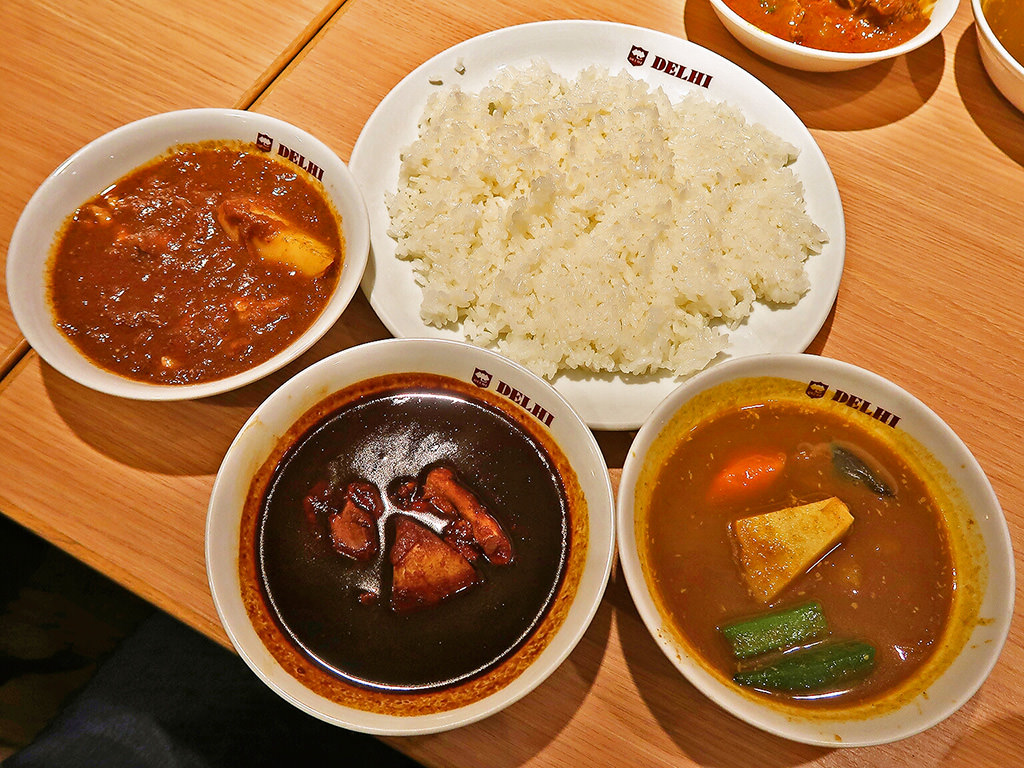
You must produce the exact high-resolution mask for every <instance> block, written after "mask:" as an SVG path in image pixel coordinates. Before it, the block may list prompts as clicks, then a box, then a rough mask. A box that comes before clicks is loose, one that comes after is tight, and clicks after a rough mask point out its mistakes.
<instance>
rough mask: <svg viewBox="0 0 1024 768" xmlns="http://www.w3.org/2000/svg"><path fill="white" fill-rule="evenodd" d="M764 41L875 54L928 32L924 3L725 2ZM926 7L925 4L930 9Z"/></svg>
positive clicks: (883, 0)
mask: <svg viewBox="0 0 1024 768" xmlns="http://www.w3.org/2000/svg"><path fill="white" fill-rule="evenodd" d="M725 2H726V5H728V6H729V7H730V8H732V10H734V11H735V12H736V13H738V14H739V15H740V16H742V17H743V18H744V19H746V20H747V21H749V22H750V23H751V24H753V25H754V26H756V27H758V28H760V29H762V30H764V31H765V32H767V33H768V34H770V35H774V36H775V37H780V38H782V39H783V40H788V41H790V42H793V43H798V44H799V45H805V46H807V47H808V48H818V49H820V50H826V51H838V52H840V53H864V52H867V51H881V50H885V49H887V48H892V47H894V46H897V45H899V44H901V43H904V42H906V41H907V40H909V39H910V38H912V37H914V36H915V35H917V34H918V33H919V32H921V31H922V30H923V29H924V28H925V27H926V26H928V19H929V13H926V12H925V11H924V10H923V9H922V5H923V4H924V0H725ZM930 5H931V3H928V7H930Z"/></svg>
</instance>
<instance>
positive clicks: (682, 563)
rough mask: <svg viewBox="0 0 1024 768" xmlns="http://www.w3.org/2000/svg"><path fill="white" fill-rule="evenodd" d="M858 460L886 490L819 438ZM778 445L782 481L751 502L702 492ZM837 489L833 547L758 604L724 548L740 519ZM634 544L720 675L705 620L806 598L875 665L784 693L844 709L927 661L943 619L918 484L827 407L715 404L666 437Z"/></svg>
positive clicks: (938, 556)
mask: <svg viewBox="0 0 1024 768" xmlns="http://www.w3.org/2000/svg"><path fill="white" fill-rule="evenodd" d="M836 443H838V444H841V445H843V446H845V447H847V448H849V449H851V450H854V451H856V452H857V454H858V455H860V456H862V457H864V458H866V459H867V460H868V462H869V463H870V465H871V466H872V467H875V468H877V469H876V471H877V472H878V473H879V475H880V476H881V477H884V478H885V481H886V482H887V483H888V484H890V485H891V486H892V487H893V488H894V489H895V492H896V493H895V496H894V497H892V498H888V497H883V496H880V495H878V494H877V493H874V492H873V491H872V490H870V489H869V488H867V487H865V486H864V485H861V484H858V483H851V482H850V481H849V480H847V479H844V478H843V477H842V476H840V475H837V473H836V472H835V471H834V469H833V466H832V460H831V457H830V456H829V455H828V452H827V450H823V449H827V448H828V446H830V445H834V444H836ZM755 451H764V452H776V451H777V452H783V453H785V454H786V457H787V461H786V465H785V469H784V470H783V476H782V479H781V480H779V481H777V482H776V484H775V485H773V486H771V487H770V488H768V489H766V490H764V491H763V492H761V493H759V494H758V495H756V496H755V497H753V498H749V499H738V500H734V501H728V502H725V503H711V502H709V501H708V488H709V485H710V484H711V482H712V478H714V477H715V475H716V474H717V473H718V471H719V470H720V468H721V467H722V466H723V465H725V464H726V463H728V462H729V461H731V460H732V459H734V458H736V457H738V456H743V455H744V454H747V453H749V452H755ZM831 496H837V497H839V498H840V499H841V500H842V501H844V502H845V503H846V504H847V505H848V506H849V509H850V513H851V514H852V515H853V518H854V522H853V525H852V526H851V528H850V530H849V531H848V532H847V534H846V535H845V537H844V538H843V539H842V540H841V542H840V543H839V545H838V546H837V547H836V548H835V549H834V550H832V551H831V552H830V553H829V554H827V556H825V557H824V558H822V559H821V560H820V561H819V562H818V563H817V565H815V566H813V567H812V568H811V569H810V570H809V571H808V572H807V573H805V574H804V575H803V576H801V577H798V578H797V580H796V581H794V582H793V583H791V584H790V585H789V586H788V587H787V588H785V589H784V590H783V591H782V592H781V593H780V594H779V595H778V596H777V597H776V598H775V600H774V601H773V602H772V603H771V604H769V605H768V606H765V605H763V604H761V603H760V602H758V601H757V600H755V599H754V598H753V597H752V596H751V594H750V593H749V591H748V589H747V585H746V583H745V581H744V580H743V578H742V576H741V572H740V569H739V566H738V565H737V562H736V559H735V557H734V554H733V544H732V541H731V537H730V532H729V527H730V523H731V522H732V521H734V520H736V519H738V518H740V517H747V516H749V515H755V514H759V513H761V512H768V511H772V510H777V509H782V508H785V507H790V506H797V505H800V504H804V503H809V502H812V501H817V500H820V499H824V498H828V497H831ZM649 510H650V511H649V520H648V523H649V535H648V536H647V540H646V543H645V546H646V548H647V557H648V563H649V567H650V569H651V573H652V580H653V582H654V583H655V585H656V588H657V590H658V592H659V594H660V597H661V600H662V602H663V605H664V606H665V607H666V609H667V610H668V612H669V613H670V615H671V617H672V620H673V623H674V624H675V625H676V626H677V627H678V629H679V630H680V631H681V633H682V634H683V636H684V637H685V638H686V640H687V642H688V643H689V644H690V645H692V646H693V647H694V649H695V650H696V651H697V652H698V653H699V654H700V656H701V657H703V658H704V659H705V660H706V661H707V663H708V664H709V665H710V666H711V667H712V668H714V669H715V670H717V671H718V672H719V673H720V674H721V675H723V676H724V677H726V678H731V677H732V675H733V674H734V673H735V672H736V671H737V661H736V660H735V659H734V658H733V656H732V654H731V652H730V650H729V647H728V645H727V643H726V642H725V640H724V639H723V637H722V636H721V633H720V632H719V627H721V626H723V625H725V624H728V623H730V622H732V621H735V620H738V619H744V618H748V617H752V616H756V615H759V614H763V613H765V612H767V611H770V610H772V609H774V608H780V609H781V608H787V607H792V606H794V605H799V604H802V603H806V602H807V601H808V600H817V601H819V602H820V603H821V605H822V608H823V611H824V614H825V617H826V619H827V620H828V622H829V624H830V627H831V633H832V637H833V638H835V639H841V640H865V641H867V642H869V643H871V644H872V645H874V646H875V648H876V656H875V660H876V668H875V670H874V671H873V672H872V673H871V675H870V676H869V677H868V678H867V679H864V680H860V681H855V682H853V683H846V684H843V685H842V686H840V687H838V688H836V689H832V690H823V691H817V692H815V693H813V694H804V695H801V696H796V697H790V696H788V695H786V694H770V695H773V696H779V697H782V698H786V699H787V700H788V699H791V698H792V701H793V703H800V704H805V705H807V706H828V705H836V706H847V705H850V704H851V703H859V702H861V701H866V700H869V699H872V698H874V697H877V696H880V695H883V694H884V693H885V692H886V691H887V690H890V689H892V688H894V687H895V686H897V685H899V683H900V682H901V681H903V680H905V679H907V678H908V677H909V676H910V675H912V674H913V673H914V672H915V670H917V669H918V668H919V667H920V666H921V665H922V664H923V663H924V662H925V661H926V660H927V659H928V658H929V656H931V654H932V653H933V651H934V650H935V648H936V644H937V642H938V641H939V640H940V638H941V637H942V634H943V630H944V628H945V625H946V622H947V619H948V617H949V613H950V608H951V602H952V593H953V584H954V567H953V562H952V559H951V555H950V550H949V545H948V542H947V536H946V533H945V525H944V523H943V521H942V516H941V513H940V510H939V509H938V508H937V507H936V504H935V502H934V501H933V499H932V496H931V494H930V493H929V491H928V489H927V487H926V486H925V485H924V483H923V482H922V481H921V479H920V478H919V477H918V476H917V475H916V474H914V473H913V472H912V471H911V470H910V469H909V468H908V467H907V465H906V463H905V462H904V461H903V459H901V458H900V456H899V455H898V454H896V453H895V452H894V451H893V450H892V449H891V448H890V447H889V446H887V445H886V444H884V443H883V442H882V441H880V440H879V439H877V438H875V437H873V436H872V435H870V434H869V433H867V432H866V431H864V430H862V429H860V428H858V427H857V426H856V425H854V424H852V423H849V422H847V421H845V420H843V419H841V418H840V417H838V416H836V415H835V414H831V413H825V412H822V411H820V410H816V409H809V408H801V407H800V406H799V405H796V404H793V403H786V402H781V401H779V402H768V403H763V404H759V405H756V406H750V407H746V408H742V409H737V410H734V411H731V412H726V413H725V414H723V415H720V416H717V417H714V418H712V419H710V420H708V421H705V422H703V423H701V424H699V425H698V426H697V427H695V428H694V429H693V431H692V432H690V433H688V434H687V436H686V437H685V438H684V439H682V440H681V441H680V443H679V444H678V446H677V447H676V448H675V449H674V450H673V451H672V453H671V454H670V456H669V458H668V460H667V461H666V463H665V465H664V466H663V467H662V469H661V470H660V472H659V473H658V476H657V481H656V485H655V486H654V489H653V491H652V497H651V501H650V508H649Z"/></svg>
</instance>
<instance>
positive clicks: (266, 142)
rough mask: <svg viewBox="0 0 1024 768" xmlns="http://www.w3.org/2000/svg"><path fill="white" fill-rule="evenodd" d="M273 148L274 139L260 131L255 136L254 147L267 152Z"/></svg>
mask: <svg viewBox="0 0 1024 768" xmlns="http://www.w3.org/2000/svg"><path fill="white" fill-rule="evenodd" d="M273 148H274V139H273V138H272V137H270V136H268V135H267V134H265V133H261V134H259V135H258V136H257V137H256V149H259V150H261V151H263V152H269V151H270V150H271V149H273Z"/></svg>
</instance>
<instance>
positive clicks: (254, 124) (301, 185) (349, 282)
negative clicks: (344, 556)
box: [7, 109, 369, 400]
mask: <svg viewBox="0 0 1024 768" xmlns="http://www.w3.org/2000/svg"><path fill="white" fill-rule="evenodd" d="M368 252H369V237H368V223H367V214H366V208H365V204H364V202H363V199H362V195H361V193H360V191H359V188H358V187H357V185H356V183H355V181H354V180H353V177H352V175H351V174H350V172H349V170H348V168H347V166H346V165H345V164H344V163H343V162H342V161H341V160H340V159H339V158H338V156H337V155H336V154H335V153H334V152H333V151H332V150H331V149H330V148H329V147H328V146H327V145H325V144H324V143H322V142H321V141H319V140H318V139H316V138H315V137H314V136H312V135H310V134H309V133H307V132H306V131H303V130H301V129H299V128H297V127H295V126H293V125H290V124H288V123H286V122H284V121H282V120H278V119H276V118H272V117H268V116H266V115H261V114H258V113H254V112H245V111H239V110H231V109H192V110H182V111H178V112H169V113H164V114H159V115H154V116H151V117H147V118H144V119H142V120H139V121H136V122H134V123H130V124H128V125H125V126H122V127H120V128H117V129H115V130H114V131H111V132H110V133H108V134H105V135H103V136H101V137H100V138H98V139H96V140H95V141H93V142H91V143H90V144H88V145H86V146H85V147H83V148H82V149H80V150H79V151H78V152H76V153H75V154H74V155H72V156H71V157H70V158H68V159H67V160H66V161H65V162H64V163H62V164H61V165H60V167H58V168H57V169H56V170H55V171H54V172H53V173H52V174H51V175H50V176H49V177H48V178H47V179H46V180H45V181H44V182H43V184H42V185H41V186H40V187H39V189H38V190H37V191H36V193H35V194H34V195H33V196H32V198H31V199H30V200H29V203H28V204H27V205H26V207H25V210H24V211H23V212H22V214H21V217H20V218H19V221H18V224H17V227H16V228H15V231H14V234H13V236H12V238H11V246H10V249H9V252H8V259H7V285H8V294H9V298H10V304H11V308H12V310H13V313H14V316H15V319H16V320H17V322H18V326H19V328H20V329H21V331H22V333H23V334H24V335H25V338H26V339H27V340H28V342H29V344H30V345H31V346H32V347H33V349H35V350H36V351H37V352H38V353H39V354H40V356H41V357H42V358H43V359H44V360H45V361H46V362H47V363H49V364H50V365H51V366H53V367H54V368H56V369H57V370H58V371H60V372H61V373H63V374H65V375H66V376H68V377H70V378H72V379H74V380H76V381H77V382H79V383H81V384H83V385H85V386H88V387H91V388H93V389H96V390H99V391H101V392H106V393H109V394H114V395H118V396H122V397H128V398H135V399H144V400H182V399H192V398H198V397H205V396H208V395H213V394H218V393H221V392H226V391H229V390H232V389H235V388H237V387H241V386H244V385H245V384H248V383H251V382H253V381H255V380H257V379H259V378H261V377H263V376H266V375H267V374H269V373H271V372H273V371H275V370H277V369H278V368H280V367H282V366H283V365H286V364H287V363H289V362H291V361H292V360H294V359H295V358H296V357H297V356H298V355H300V354H301V353H303V352H304V351H306V350H307V349H308V348H309V347H310V346H311V345H312V344H313V343H315V342H316V341H317V340H318V339H319V338H320V337H321V336H323V334H324V333H326V332H327V330H328V329H329V328H330V327H331V326H332V325H333V324H334V323H335V321H336V320H337V319H338V317H339V316H340V315H341V313H342V312H343V311H344V309H345V307H346V306H347V305H348V303H349V301H350V300H351V298H352V296H353V295H354V294H355V291H356V290H357V288H358V285H359V280H360V279H361V277H362V272H363V269H364V268H365V265H366V259H367V255H368Z"/></svg>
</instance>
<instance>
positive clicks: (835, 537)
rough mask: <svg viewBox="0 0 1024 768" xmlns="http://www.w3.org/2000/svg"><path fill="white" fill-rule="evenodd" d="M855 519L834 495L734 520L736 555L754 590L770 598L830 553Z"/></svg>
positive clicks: (765, 600) (759, 596) (764, 600)
mask: <svg viewBox="0 0 1024 768" xmlns="http://www.w3.org/2000/svg"><path fill="white" fill-rule="evenodd" d="M852 524H853V516H852V515H851V514H850V510H849V508H848V507H847V506H846V504H844V503H843V502H842V501H841V500H840V499H838V498H836V497H835V496H833V497H831V498H828V499H824V500H822V501H815V502H813V503H811V504H804V505H802V506H799V507H787V508H785V509H779V510H776V511H774V512H766V513H764V514H761V515H754V516H752V517H745V518H742V519H740V520H736V521H735V522H733V523H732V526H731V528H732V535H733V540H734V541H735V543H736V555H737V559H738V560H739V564H740V568H741V570H742V571H743V577H744V579H745V580H746V582H747V586H748V587H749V588H750V592H751V594H753V595H754V597H755V598H757V599H758V600H760V601H761V602H762V603H769V602H771V601H772V599H774V597H775V596H776V595H778V594H779V592H781V591H782V590H783V589H785V588H786V587H787V586H788V585H789V584H790V583H791V582H792V581H793V580H794V579H795V578H796V577H797V576H800V575H801V574H803V573H805V572H807V570H808V569H810V567H811V566H813V565H814V564H815V563H817V562H818V560H820V559H821V557H822V556H823V555H825V554H827V553H828V552H829V550H831V549H832V548H833V547H834V546H835V545H836V544H837V543H838V542H839V540H840V539H841V538H842V537H843V536H844V535H845V534H846V532H847V531H848V530H849V529H850V526H851V525H852Z"/></svg>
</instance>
